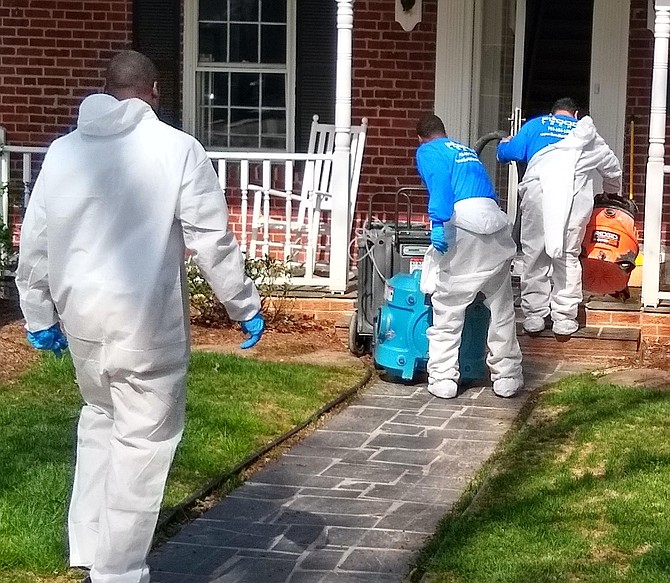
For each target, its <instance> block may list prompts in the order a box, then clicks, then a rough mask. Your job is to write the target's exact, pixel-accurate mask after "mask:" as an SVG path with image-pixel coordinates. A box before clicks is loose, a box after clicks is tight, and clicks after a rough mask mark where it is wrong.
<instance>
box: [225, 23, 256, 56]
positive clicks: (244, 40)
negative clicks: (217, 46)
mask: <svg viewBox="0 0 670 583" xmlns="http://www.w3.org/2000/svg"><path fill="white" fill-rule="evenodd" d="M229 61H230V62H231V63H244V62H247V63H258V26H255V25H253V24H231V25H230V59H229Z"/></svg>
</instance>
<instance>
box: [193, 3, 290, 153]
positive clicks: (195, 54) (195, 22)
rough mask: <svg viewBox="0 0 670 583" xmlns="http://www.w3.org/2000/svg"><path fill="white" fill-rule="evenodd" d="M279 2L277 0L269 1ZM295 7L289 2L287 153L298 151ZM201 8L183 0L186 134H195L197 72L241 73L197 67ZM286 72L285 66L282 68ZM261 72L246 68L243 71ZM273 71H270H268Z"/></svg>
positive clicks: (231, 67) (231, 68)
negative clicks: (296, 133)
mask: <svg viewBox="0 0 670 583" xmlns="http://www.w3.org/2000/svg"><path fill="white" fill-rule="evenodd" d="M269 1H276V0H269ZM296 4H297V0H286V34H287V39H286V134H287V135H286V144H287V150H286V151H288V152H293V151H294V149H295V131H294V130H295V79H296V68H295V64H296V34H297V30H296V28H297V26H296ZM198 5H199V0H184V49H183V50H184V55H183V60H184V66H183V78H182V90H183V99H182V102H183V105H182V120H183V121H182V123H183V128H184V131H186V132H188V133H190V134H192V135H196V134H195V132H196V129H197V124H196V117H197V116H196V107H197V99H196V73H197V72H198V71H209V72H216V71H230V72H236V71H239V70H241V69H240V68H239V67H236V66H235V64H231V65H230V66H228V67H225V68H224V67H219V66H212V65H208V66H198V20H199V19H198ZM282 69H283V67H282ZM257 70H258V69H248V68H245V69H244V71H249V72H253V71H257ZM268 72H270V70H268Z"/></svg>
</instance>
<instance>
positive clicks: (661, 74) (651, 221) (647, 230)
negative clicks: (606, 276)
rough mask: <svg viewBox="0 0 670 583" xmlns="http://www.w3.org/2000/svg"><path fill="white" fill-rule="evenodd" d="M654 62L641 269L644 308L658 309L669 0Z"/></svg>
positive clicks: (661, 6) (657, 29)
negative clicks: (642, 262)
mask: <svg viewBox="0 0 670 583" xmlns="http://www.w3.org/2000/svg"><path fill="white" fill-rule="evenodd" d="M655 11H656V19H655V25H654V39H655V40H654V61H653V63H654V64H653V74H652V85H651V112H650V119H649V156H648V159H647V176H646V187H645V195H644V196H645V202H644V264H643V267H642V306H643V307H656V306H658V304H659V302H660V301H661V300H670V292H666V291H661V289H660V287H661V280H660V267H661V257H662V253H661V249H662V247H661V245H662V231H661V229H662V223H663V221H662V217H663V178H664V175H665V174H670V166H668V165H666V164H665V128H666V99H667V90H668V84H667V83H668V39H669V38H670V0H656V2H655Z"/></svg>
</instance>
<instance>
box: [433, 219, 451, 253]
mask: <svg viewBox="0 0 670 583" xmlns="http://www.w3.org/2000/svg"><path fill="white" fill-rule="evenodd" d="M430 242H431V244H432V245H433V247H435V249H437V250H438V251H439V252H440V253H446V252H447V249H449V245H447V240H446V238H445V236H444V225H443V224H442V223H433V226H432V228H431V230H430Z"/></svg>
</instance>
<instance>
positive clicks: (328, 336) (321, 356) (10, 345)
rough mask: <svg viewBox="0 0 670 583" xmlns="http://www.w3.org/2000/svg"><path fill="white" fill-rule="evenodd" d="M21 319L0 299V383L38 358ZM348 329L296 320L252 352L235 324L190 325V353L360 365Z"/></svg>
mask: <svg viewBox="0 0 670 583" xmlns="http://www.w3.org/2000/svg"><path fill="white" fill-rule="evenodd" d="M23 324H24V320H23V316H22V314H21V311H20V310H19V307H18V304H17V302H15V301H9V300H4V299H3V300H0V354H1V355H2V357H1V362H2V366H0V382H8V381H11V380H12V379H15V378H16V377H17V376H18V375H19V374H20V373H21V372H22V371H23V370H25V369H26V368H28V367H29V366H30V365H31V364H32V363H33V362H35V360H36V359H37V357H38V353H37V351H36V350H34V349H33V348H32V347H31V346H30V345H29V344H28V342H27V340H26V337H25V330H24V328H23ZM346 336H347V331H346V330H345V329H341V328H338V327H337V325H336V323H335V322H334V321H329V320H314V319H313V318H309V317H306V316H299V317H296V318H295V319H294V320H293V321H292V323H291V325H290V326H287V325H284V326H282V329H281V331H278V330H268V331H267V332H266V333H265V334H264V335H263V338H262V339H261V341H260V342H259V343H258V344H257V345H256V346H254V347H253V348H250V349H247V350H242V349H241V348H240V343H241V342H242V341H243V340H244V339H245V335H244V334H243V333H242V331H241V330H240V328H239V326H237V325H234V326H233V327H225V326H216V325H212V326H205V325H201V324H194V325H192V326H191V340H192V345H193V348H194V349H200V350H211V351H216V352H225V353H231V354H238V355H240V356H246V357H250V358H257V359H260V360H272V361H275V362H304V363H312V364H320V365H323V366H330V365H338V366H342V365H345V366H346V365H354V366H355V365H360V366H363V363H362V361H361V360H360V359H358V358H356V357H355V356H353V355H352V354H351V353H350V352H349V350H348V349H347V346H346Z"/></svg>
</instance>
